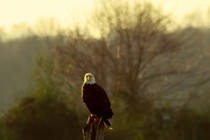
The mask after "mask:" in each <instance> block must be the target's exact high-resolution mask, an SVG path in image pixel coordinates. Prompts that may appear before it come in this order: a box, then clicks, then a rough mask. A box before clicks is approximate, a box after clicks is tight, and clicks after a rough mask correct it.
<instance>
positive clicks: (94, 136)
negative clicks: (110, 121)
mask: <svg viewBox="0 0 210 140" xmlns="http://www.w3.org/2000/svg"><path fill="white" fill-rule="evenodd" d="M104 128H105V125H104V122H103V118H102V117H97V116H95V115H90V116H89V117H88V120H87V122H86V123H85V124H82V133H83V140H104Z"/></svg>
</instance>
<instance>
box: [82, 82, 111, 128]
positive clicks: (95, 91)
mask: <svg viewBox="0 0 210 140" xmlns="http://www.w3.org/2000/svg"><path fill="white" fill-rule="evenodd" d="M82 98H83V102H84V103H85V104H86V105H87V108H88V109H89V111H90V113H91V114H94V115H97V116H99V117H101V116H102V117H103V118H104V122H105V123H106V124H107V123H109V122H107V121H108V120H107V119H110V118H112V116H113V115H114V114H113V112H112V109H111V104H110V101H109V98H108V96H107V94H106V92H105V91H104V90H103V88H101V87H100V86H99V85H97V84H96V83H95V84H83V86H82ZM107 125H111V124H107Z"/></svg>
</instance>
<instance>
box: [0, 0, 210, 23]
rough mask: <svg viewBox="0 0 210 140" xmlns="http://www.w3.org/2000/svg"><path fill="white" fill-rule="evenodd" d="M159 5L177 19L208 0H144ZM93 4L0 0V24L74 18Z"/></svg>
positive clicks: (61, 0)
mask: <svg viewBox="0 0 210 140" xmlns="http://www.w3.org/2000/svg"><path fill="white" fill-rule="evenodd" d="M148 1H153V2H154V3H155V5H157V6H158V5H161V6H163V8H164V9H165V11H167V12H169V11H170V12H171V13H172V14H174V15H175V17H177V18H178V19H181V18H182V17H184V16H185V15H186V14H187V13H190V12H192V11H194V10H196V11H199V12H200V13H199V14H205V12H206V9H208V7H209V6H210V0H148ZM92 7H93V1H92V0H0V27H9V26H11V25H13V24H19V23H27V24H33V23H34V22H36V21H37V20H38V19H40V18H42V19H48V18H55V19H57V20H59V22H61V23H62V24H63V23H68V24H69V23H70V22H71V21H72V20H73V19H74V18H80V19H82V18H83V17H85V16H86V15H85V14H87V13H88V11H90V10H91V9H92Z"/></svg>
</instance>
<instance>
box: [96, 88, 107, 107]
mask: <svg viewBox="0 0 210 140" xmlns="http://www.w3.org/2000/svg"><path fill="white" fill-rule="evenodd" d="M96 92H97V95H98V96H99V98H100V101H101V102H102V103H103V104H104V105H105V106H108V107H110V106H111V104H110V101H109V98H108V96H107V94H106V92H105V90H104V89H103V88H102V87H100V86H99V85H97V84H96Z"/></svg>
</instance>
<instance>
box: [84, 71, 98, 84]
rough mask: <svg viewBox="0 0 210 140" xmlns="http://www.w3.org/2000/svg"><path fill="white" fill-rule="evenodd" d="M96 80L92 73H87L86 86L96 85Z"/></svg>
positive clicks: (85, 77)
mask: <svg viewBox="0 0 210 140" xmlns="http://www.w3.org/2000/svg"><path fill="white" fill-rule="evenodd" d="M95 83H96V80H95V77H94V76H93V74H92V73H86V74H85V76H84V84H95Z"/></svg>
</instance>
